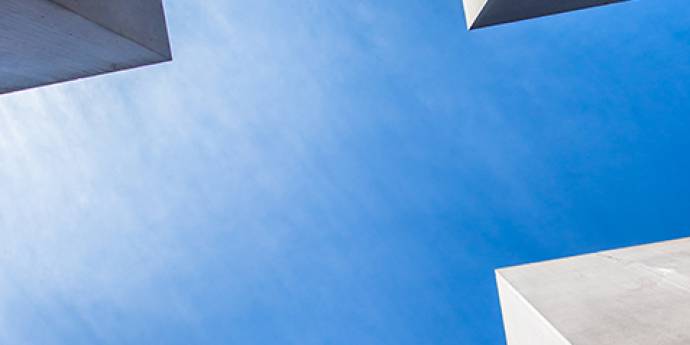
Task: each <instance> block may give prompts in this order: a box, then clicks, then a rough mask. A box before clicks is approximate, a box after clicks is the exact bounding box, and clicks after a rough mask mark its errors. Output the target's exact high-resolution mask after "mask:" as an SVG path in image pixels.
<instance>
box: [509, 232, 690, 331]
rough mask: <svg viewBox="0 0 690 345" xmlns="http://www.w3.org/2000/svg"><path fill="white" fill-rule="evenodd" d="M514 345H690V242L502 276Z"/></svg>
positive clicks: (584, 257) (534, 267)
mask: <svg viewBox="0 0 690 345" xmlns="http://www.w3.org/2000/svg"><path fill="white" fill-rule="evenodd" d="M496 284H497V287H498V291H499V298H500V303H501V310H502V314H503V322H504V327H505V333H506V338H507V344H508V345H573V344H577V345H601V344H606V345H629V344H655V345H685V344H690V327H688V325H690V239H682V240H676V241H669V242H661V243H656V244H651V245H644V246H636V247H630V248H625V249H619V250H611V251H604V252H599V253H595V254H589V255H582V256H576V257H571V258H566V259H560V260H553V261H547V262H541V263H536V264H530V265H523V266H516V267H510V268H505V269H500V270H497V271H496Z"/></svg>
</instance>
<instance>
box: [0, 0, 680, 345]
mask: <svg viewBox="0 0 690 345" xmlns="http://www.w3.org/2000/svg"><path fill="white" fill-rule="evenodd" d="M459 2H460V1H459V0H448V1H445V0H444V1H429V0H381V1H358V0H355V1H353V0H348V1H344V0H343V1H341V0H329V1H268V0H252V1H223V0H206V1H179V0H170V1H167V2H166V5H167V10H168V17H169V18H168V19H169V24H170V33H171V37H172V44H173V49H174V55H175V61H174V62H173V63H171V64H165V65H160V66H155V67H151V68H146V69H138V70H134V71H128V72H123V73H117V74H114V75H109V76H104V77H99V78H94V79H88V80H84V81H78V82H74V83H68V84H64V85H56V86H51V87H46V88H42V89H38V90H32V91H27V92H21V93H16V94H11V95H5V96H1V97H0V185H1V186H2V193H0V343H2V344H71V345H73V344H241V345H245V344H246V345H250V344H271V345H277V344H286V345H287V344H296V345H297V344H299V345H309V344H315V345H316V344H319V345H321V344H334V345H337V344H343V345H352V344H377V345H384V344H390V345H406V344H409V345H423V344H429V345H442V344H491V345H499V344H503V342H504V340H503V339H504V338H503V329H502V324H501V318H500V310H499V305H498V298H497V294H496V290H495V285H494V277H493V270H494V269H495V268H497V267H502V266H508V265H514V264H520V263H525V262H532V261H538V260H545V259H551V258H556V257H562V256H569V255H575V254H581V253H586V252H591V251H596V250H601V249H608V248H613V247H620V246H628V245H632V244H639V243H645V242H652V241H657V240H665V239H672V238H678V237H684V236H688V235H690V179H689V178H688V176H690V157H689V156H688V150H689V149H690V134H689V133H690V19H689V18H690V6H688V4H687V2H686V1H684V0H666V1H663V3H662V2H659V1H653V0H639V1H632V2H627V3H623V4H619V5H613V6H607V7H602V8H597V9H592V10H587V11H581V12H577V13H571V14H568V15H559V16H555V17H549V18H542V19H537V20H532V21H528V22H522V23H518V24H512V25H505V26H500V27H495V28H490V29H484V30H480V31H476V32H472V33H468V32H467V31H466V29H465V23H464V19H463V12H462V8H461V5H460V3H459Z"/></svg>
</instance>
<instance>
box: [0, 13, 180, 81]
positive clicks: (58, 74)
mask: <svg viewBox="0 0 690 345" xmlns="http://www.w3.org/2000/svg"><path fill="white" fill-rule="evenodd" d="M171 59H172V55H171V52H170V45H169V42H168V33H167V29H166V24H165V15H164V12H163V5H162V3H161V0H88V1H85V0H2V1H0V94H1V93H7V92H11V91H17V90H23V89H27V88H31V87H36V86H40V85H47V84H53V83H58V82H63V81H68V80H74V79H78V78H83V77H88V76H94V75H98V74H103V73H108V72H114V71H119V70H124V69H129V68H134V67H139V66H143V65H149V64H154V63H159V62H163V61H169V60H171Z"/></svg>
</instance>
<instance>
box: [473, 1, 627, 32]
mask: <svg viewBox="0 0 690 345" xmlns="http://www.w3.org/2000/svg"><path fill="white" fill-rule="evenodd" d="M622 1H626V0H463V3H464V7H465V18H466V20H467V28H468V29H470V30H471V29H477V28H482V27H486V26H492V25H497V24H503V23H510V22H515V21H519V20H524V19H530V18H536V17H542V16H547V15H552V14H557V13H562V12H569V11H574V10H579V9H583V8H589V7H595V6H601V5H608V4H612V3H616V2H622Z"/></svg>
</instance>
